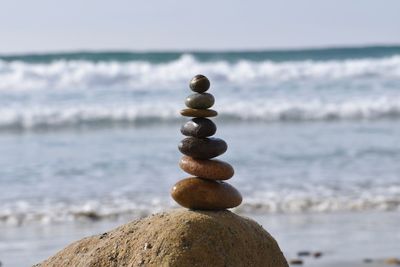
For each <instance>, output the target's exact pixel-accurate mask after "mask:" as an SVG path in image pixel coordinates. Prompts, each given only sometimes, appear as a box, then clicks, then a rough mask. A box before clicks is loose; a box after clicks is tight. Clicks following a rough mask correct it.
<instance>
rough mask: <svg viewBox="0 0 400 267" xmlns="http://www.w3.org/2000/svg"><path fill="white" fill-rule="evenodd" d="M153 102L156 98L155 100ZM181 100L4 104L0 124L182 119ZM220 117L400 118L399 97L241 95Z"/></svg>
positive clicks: (66, 124) (36, 125) (27, 125)
mask: <svg viewBox="0 0 400 267" xmlns="http://www.w3.org/2000/svg"><path fill="white" fill-rule="evenodd" d="M153 104H154V103H153ZM179 106H180V104H179V103H167V104H164V105H162V104H155V105H154V106H153V105H150V103H141V104H135V105H122V104H121V105H113V106H105V105H100V104H91V105H74V106H65V107H63V106H47V107H43V106H25V107H0V130H9V129H15V130H29V129H46V128H48V129H51V128H75V127H81V126H85V127H98V126H121V125H125V126H126V125H143V124H149V123H150V124H151V123H160V122H174V121H176V122H178V121H179V120H180V115H179V113H178V110H176V107H179ZM218 111H219V114H220V115H219V119H221V120H222V121H232V120H233V121H264V122H271V121H318V120H343V119H344V120H349V119H350V120H374V119H381V118H386V119H398V118H400V97H388V96H381V97H377V98H375V99H372V98H368V97H366V98H364V99H349V100H343V101H341V102H323V101H321V100H318V99H315V100H312V99H310V100H307V99H304V100H300V99H299V100H289V99H286V100H282V99H269V100H267V101H263V102H260V103H257V101H256V100H251V99H250V100H247V101H246V100H243V101H236V102H234V103H230V102H229V101H227V102H226V103H224V102H222V103H220V104H219V108H218Z"/></svg>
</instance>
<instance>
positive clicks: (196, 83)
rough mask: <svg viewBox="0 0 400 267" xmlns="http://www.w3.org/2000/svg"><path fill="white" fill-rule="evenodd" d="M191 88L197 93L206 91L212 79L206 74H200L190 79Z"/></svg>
mask: <svg viewBox="0 0 400 267" xmlns="http://www.w3.org/2000/svg"><path fill="white" fill-rule="evenodd" d="M189 86H190V89H192V91H194V92H197V93H204V92H205V91H207V90H208V89H209V88H210V81H209V80H208V79H207V77H206V76H204V75H201V74H198V75H196V76H194V77H193V78H192V80H191V81H190V84H189Z"/></svg>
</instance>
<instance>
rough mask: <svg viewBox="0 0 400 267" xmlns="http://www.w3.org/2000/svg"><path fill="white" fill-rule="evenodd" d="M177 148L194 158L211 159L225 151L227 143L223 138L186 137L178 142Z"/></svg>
mask: <svg viewBox="0 0 400 267" xmlns="http://www.w3.org/2000/svg"><path fill="white" fill-rule="evenodd" d="M178 148H179V151H181V152H182V153H183V154H185V155H186V156H189V157H192V158H196V159H211V158H214V157H218V156H219V155H222V154H223V153H225V151H226V150H227V149H228V145H227V144H226V142H225V141H224V140H222V139H219V138H214V137H210V138H196V137H187V138H185V139H183V140H182V141H181V142H180V143H179V146H178Z"/></svg>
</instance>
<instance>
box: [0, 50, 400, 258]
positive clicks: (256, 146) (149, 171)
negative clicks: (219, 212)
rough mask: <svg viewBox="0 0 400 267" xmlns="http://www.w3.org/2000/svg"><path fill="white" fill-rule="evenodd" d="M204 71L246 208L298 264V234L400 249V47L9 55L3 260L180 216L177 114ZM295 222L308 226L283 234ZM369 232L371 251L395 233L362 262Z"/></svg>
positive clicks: (1, 137)
mask: <svg viewBox="0 0 400 267" xmlns="http://www.w3.org/2000/svg"><path fill="white" fill-rule="evenodd" d="M197 73H203V74H205V75H207V76H208V77H209V78H210V80H211V84H212V86H211V89H210V93H212V94H214V96H215V98H216V104H215V107H214V108H215V109H216V110H218V112H219V114H220V115H219V116H218V118H216V119H215V122H216V124H217V126H218V130H217V133H216V137H219V138H222V139H224V140H225V141H226V142H227V143H228V151H227V153H226V154H224V155H223V156H221V159H224V160H226V161H228V162H230V163H231V164H232V165H233V166H234V168H235V171H236V174H235V176H234V177H233V178H232V180H231V181H230V182H231V183H232V184H233V185H234V186H235V187H237V188H238V189H239V190H240V191H241V192H242V194H243V197H244V202H243V204H242V205H241V206H240V207H239V208H237V209H236V210H235V211H236V212H238V213H240V214H246V215H248V216H252V217H256V218H258V219H257V220H259V221H261V222H262V223H263V225H265V227H266V228H267V229H269V228H271V229H272V231H273V234H274V236H276V237H277V239H278V240H280V241H281V242H282V245H283V246H284V247H283V250H284V251H286V252H287V254H288V255H294V254H295V250H296V249H299V250H301V249H307V248H301V247H298V246H300V244H298V242H293V244H292V245H291V243H290V242H289V241H290V238H292V237H293V236H295V233H298V235H299V236H301V238H304V237H306V236H307V235H312V236H313V240H314V241H313V242H315V243H316V244H315V247H313V248H312V249H321V250H329V251H330V252H329V253H333V254H330V255H331V257H330V259H332V260H335V259H336V260H338V259H339V258H340V257H342V256H343V257H346V259H349V260H354V259H356V258H357V259H358V258H362V257H364V256H363V255H364V254H363V253H365V254H373V253H374V252H375V255H366V256H365V257H386V256H390V255H389V254H390V253H392V252H393V253H395V250H394V249H393V248H394V247H395V244H398V242H399V238H400V237H399V236H398V234H396V230H395V227H394V226H393V223H392V222H393V220H394V219H393V218H397V217H396V216H397V214H398V211H399V209H400V176H399V174H400V167H399V166H400V165H399V164H398V162H399V160H400V126H399V118H400V47H365V48H334V49H317V50H295V51H258V52H246V51H245V52H203V53H194V52H185V53H127V52H110V53H87V52H77V53H65V54H42V55H16V56H11V55H7V56H0V149H1V152H2V153H1V154H2V156H0V189H1V191H2V193H1V194H0V225H1V227H2V229H5V231H4V232H3V235H1V234H0V261H3V263H4V264H5V266H19V265H20V264H21V262H29V263H34V262H35V261H40V260H41V259H43V257H46V255H45V254H46V253H47V254H51V253H53V252H54V251H55V250H57V249H59V248H61V247H62V246H64V245H65V244H67V243H68V242H70V241H71V237H74V238H79V236H80V235H82V234H92V233H96V232H97V231H102V230H103V229H104V228H105V227H108V226H109V227H111V226H113V225H114V224H116V222H118V223H121V222H123V221H127V220H129V219H131V218H137V217H140V216H144V215H148V214H150V213H152V212H156V211H160V210H165V209H169V208H174V207H176V204H175V203H174V202H173V201H172V199H171V198H170V196H169V190H170V188H171V186H172V185H173V184H174V183H175V182H176V181H178V180H179V179H181V178H184V177H185V176H186V174H184V173H183V172H182V171H181V170H180V169H179V167H178V165H177V162H178V160H179V158H180V154H179V151H178V149H177V144H178V143H179V141H180V139H181V138H183V137H182V136H181V135H180V132H179V129H180V124H181V123H182V122H184V121H185V119H184V118H181V116H180V115H179V113H178V111H179V109H181V108H183V107H184V99H185V97H186V96H187V95H188V94H190V90H189V88H188V81H189V80H190V78H191V77H192V76H194V75H195V74H197ZM280 216H283V217H284V218H296V220H294V221H292V220H286V219H285V221H286V222H285V224H282V225H281V227H279V223H277V222H279V218H280ZM269 218H271V220H270V219H269ZM315 218H317V219H315ZM332 218H337V220H332ZM360 218H361V219H360ZM365 218H367V221H374V222H375V221H376V218H379V221H381V222H382V225H385V224H387V225H388V227H387V228H385V227H383V226H382V225H380V226H379V227H381V228H379V227H378V226H377V228H374V226H373V225H374V224H372V223H371V224H368V225H365V221H366V219H365ZM94 221H96V222H94ZM299 222H307V223H299ZM344 222H345V224H346V227H345V226H344ZM270 223H271V226H270V227H268V225H269V224H270ZM88 225H89V227H88ZM319 225H325V226H324V227H322V226H319ZM91 227H92V228H91ZM361 228H362V229H364V230H365V229H367V230H365V231H364V230H363V231H360V232H359V235H358V237H359V240H363V241H362V242H366V240H367V241H368V242H370V243H371V242H373V241H374V240H381V239H380V238H381V237H380V236H379V232H381V231H380V230H379V229H387V233H386V234H385V237H386V239H385V240H386V242H381V241H379V242H378V244H379V245H378V246H379V247H378V248H373V247H368V248H366V249H365V250H358V246H357V244H356V242H355V243H354V244H353V245H351V244H352V240H351V238H350V237H351V234H352V233H353V231H355V230H354V229H361ZM34 229H36V230H34ZM37 229H42V230H43V232H41V231H37ZM46 229H47V230H46ZM88 229H90V230H88ZM288 229H289V230H290V232H288ZM316 229H320V232H318V230H316ZM330 229H336V230H337V231H338V232H340V233H344V234H343V235H346V236H349V239H345V241H346V242H345V244H350V245H349V247H350V248H351V250H350V251H351V253H348V252H343V251H342V250H340V249H337V246H338V245H337V243H335V242H329V239H333V238H335V233H333V232H332V231H331V230H330ZM30 231H35V233H38V235H39V236H37V235H36V234H35V235H27V234H26V233H27V232H30ZM46 231H47V232H46ZM57 232H60V233H63V234H60V235H58V237H57V239H56V240H53V241H52V239H51V238H50V237H51V236H52V235H54V234H55V233H57ZM392 232H393V234H390V233H392ZM318 234H320V236H321V237H323V238H321V239H320V243H318V240H319V239H318ZM293 238H294V237H293ZM39 239H40V242H39V241H38V240H39ZM38 242H39V243H40V244H39V243H38ZM357 242H358V241H357ZM360 242H361V241H360ZM368 242H367V243H368ZM38 244H39V246H40V247H41V248H46V249H42V250H41V251H42V252H41V253H39V252H37V253H29V251H35V250H33V246H37V245H38ZM295 244H296V245H295ZM329 244H336V245H332V246H330V245H329ZM366 251H367V252H366ZM385 253H386V254H385ZM4 254H7V255H12V256H10V257H4V256H1V255H4ZM393 256H396V255H393ZM13 259H14V260H13ZM15 259H18V261H17V260H15Z"/></svg>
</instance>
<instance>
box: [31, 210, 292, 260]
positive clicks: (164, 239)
mask: <svg viewBox="0 0 400 267" xmlns="http://www.w3.org/2000/svg"><path fill="white" fill-rule="evenodd" d="M35 266H41V267H47V266H75V267H79V266H82V267H83V266H85V267H91V266H93V267H94V266H98V267H100V266H104V267H106V266H107V267H108V266H118V267H122V266H171V267H172V266H173V267H185V266H210V267H211V266H216V267H218V266H226V267H235V266H252V267H257V266H263V267H287V266H288V264H287V262H286V260H285V257H284V256H283V254H282V252H281V250H280V248H279V246H278V244H277V243H276V241H275V240H274V238H273V237H272V236H271V235H270V234H269V233H268V232H267V231H265V230H264V229H263V228H262V227H261V226H260V225H259V224H257V223H256V222H255V221H253V220H251V219H248V218H244V217H241V216H238V215H236V214H234V213H232V212H230V211H191V210H186V209H178V210H172V211H169V212H165V213H159V214H155V215H152V216H149V217H146V218H143V219H140V220H136V221H133V222H130V223H127V224H125V225H122V226H120V227H118V228H116V229H114V230H112V231H110V232H107V233H104V234H101V235H96V236H92V237H87V238H84V239H82V240H79V241H77V242H75V243H72V244H71V245H69V246H67V247H66V248H64V249H63V250H61V251H60V252H58V253H57V254H56V255H54V256H52V257H50V258H49V259H47V260H45V261H44V262H42V263H40V264H37V265H35Z"/></svg>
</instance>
